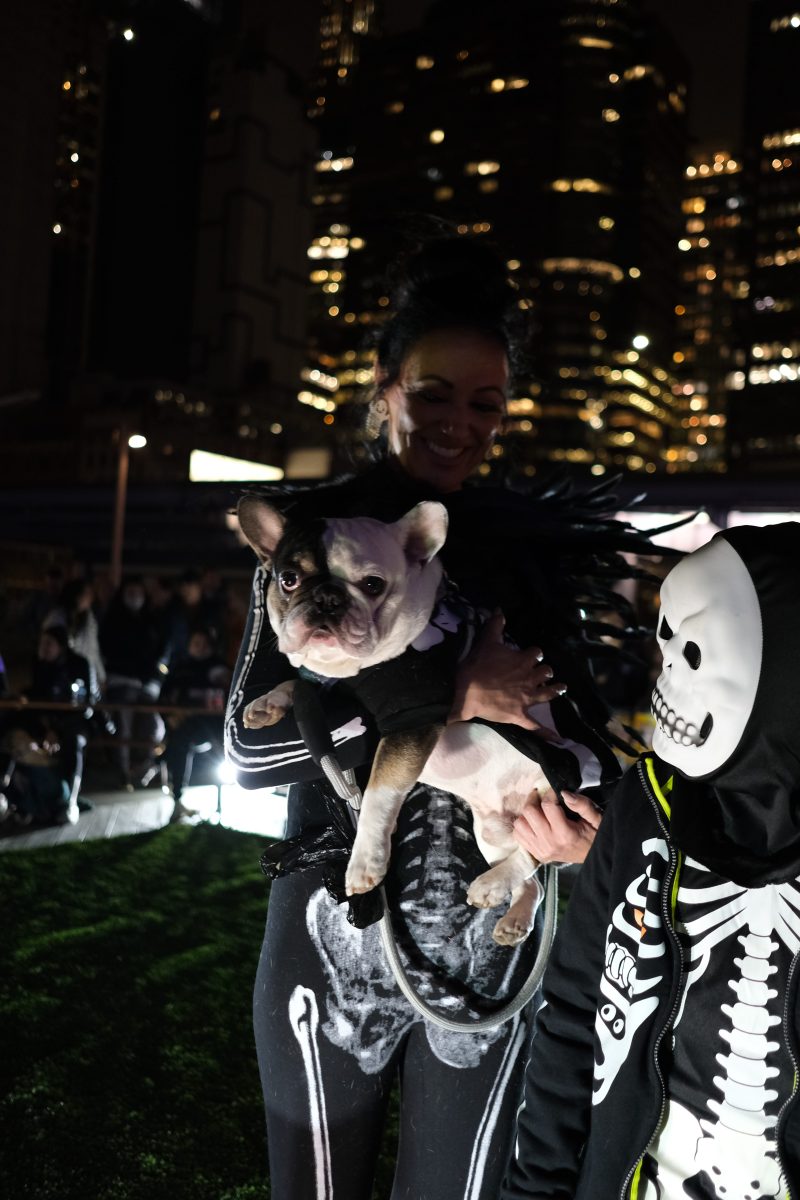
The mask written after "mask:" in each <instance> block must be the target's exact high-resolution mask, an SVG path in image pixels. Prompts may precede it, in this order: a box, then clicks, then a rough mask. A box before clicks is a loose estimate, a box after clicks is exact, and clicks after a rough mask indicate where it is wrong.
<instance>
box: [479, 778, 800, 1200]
mask: <svg viewBox="0 0 800 1200" xmlns="http://www.w3.org/2000/svg"><path fill="white" fill-rule="evenodd" d="M668 775H669V770H668V768H666V767H665V766H664V764H663V763H660V762H659V760H658V759H656V758H655V757H654V756H653V755H647V756H645V757H643V758H642V759H640V760H639V761H638V762H637V764H636V765H635V767H632V768H631V769H630V770H629V771H628V773H627V774H626V775H625V777H624V778H623V780H622V781H621V783H620V784H619V785H618V788H617V791H616V793H615V795H614V798H613V800H612V802H611V804H610V805H609V807H608V810H607V812H606V815H605V817H604V820H603V823H602V825H601V827H600V831H599V833H598V836H597V838H596V840H595V843H594V845H593V847H592V849H591V852H590V854H589V857H588V858H587V860H586V863H585V864H584V867H583V868H582V870H581V873H580V875H579V876H578V880H577V883H576V885H575V888H574V890H573V893H572V896H571V899H570V904H569V909H568V911H567V915H566V917H565V920H564V922H563V925H562V927H561V929H560V930H559V933H558V936H557V938H556V943H555V946H554V949H553V954H552V957H551V960H550V964H549V966H548V971H547V974H546V976H545V982H544V1000H545V1004H544V1006H543V1008H542V1009H541V1011H540V1015H539V1021H538V1027H537V1032H536V1035H535V1037H534V1042H533V1051H532V1054H531V1059H530V1062H529V1065H528V1071H527V1078H526V1087H525V1105H524V1108H523V1110H522V1111H521V1113H520V1124H519V1135H518V1149H517V1154H516V1157H515V1161H514V1163H513V1164H512V1167H511V1169H510V1172H509V1177H508V1179H507V1180H506V1183H505V1186H504V1188H503V1192H502V1200H523V1197H526V1198H529V1200H530V1198H534V1197H535V1198H536V1200H615V1198H616V1197H620V1198H621V1200H622V1198H625V1200H627V1198H629V1197H630V1200H635V1197H636V1196H637V1193H638V1186H637V1170H638V1169H639V1164H640V1162H641V1160H642V1158H643V1156H644V1154H645V1151H646V1150H647V1148H648V1146H649V1145H650V1143H651V1141H652V1139H653V1138H654V1135H655V1134H656V1132H657V1130H658V1129H659V1127H660V1124H661V1119H662V1116H663V1114H664V1111H665V1090H664V1083H663V1076H662V1071H663V1068H664V1066H665V1061H666V1058H665V1056H666V1055H667V1054H668V1052H669V1042H670V1038H669V1036H668V1032H669V1030H670V1027H671V1023H672V1021H673V1020H674V1018H675V1015H676V1010H677V1006H678V1000H679V990H680V978H681V951H680V947H679V943H678V940H677V938H676V935H675V931H674V924H673V913H674V905H675V899H674V897H675V896H676V895H677V885H678V880H679V877H680V870H681V864H682V856H681V855H680V853H679V851H678V849H677V848H676V846H675V844H674V840H673V838H672V837H671V836H670V803H669V794H668V791H667V786H666V783H665V781H666V780H667V777H668ZM659 781H660V782H659ZM647 881H649V886H648V882H647ZM798 957H800V956H795V959H794V961H793V963H792V970H791V971H790V974H789V987H788V991H787V997H786V1017H785V1019H784V1022H783V1039H784V1045H785V1046H786V1048H787V1049H788V1050H789V1052H790V1054H791V1055H792V1057H793V1059H794V1062H795V1063H796V1062H797V1061H798V1045H800V1029H799V1028H798V1026H799V1025H800V1007H799V1006H798V979H797V976H798V972H797V969H796V968H797V965H798V962H797V960H798ZM773 1036H774V1035H773ZM796 1091H797V1087H796V1084H795V1089H794V1095H793V1096H792V1099H791V1100H790V1102H789V1103H788V1104H787V1105H786V1107H785V1109H784V1110H783V1112H782V1115H781V1117H780V1119H779V1121H778V1149H779V1156H780V1163H781V1166H782V1168H783V1170H784V1173H785V1178H786V1180H787V1181H788V1184H789V1186H790V1189H791V1191H790V1193H789V1195H790V1197H792V1198H793V1200H798V1197H800V1107H799V1106H798V1104H797V1097H796Z"/></svg>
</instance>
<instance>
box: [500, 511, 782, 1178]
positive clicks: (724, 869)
mask: <svg viewBox="0 0 800 1200" xmlns="http://www.w3.org/2000/svg"><path fill="white" fill-rule="evenodd" d="M799 607H800V524H796V523H786V524H782V525H777V526H772V527H769V528H766V529H759V528H753V527H742V528H739V529H734V530H729V531H726V532H725V533H722V534H718V535H717V536H716V537H715V538H713V539H712V541H711V542H710V543H709V544H708V545H707V546H705V547H703V548H702V549H701V550H698V551H697V552H696V553H694V554H692V555H689V556H687V557H686V558H684V559H683V560H682V561H681V562H680V563H679V564H678V565H677V566H676V567H675V568H674V569H673V570H672V571H671V572H670V574H669V575H668V576H667V578H666V580H665V581H664V585H663V587H662V591H661V611H660V621H659V628H658V642H659V646H660V648H661V651H662V655H663V669H662V672H661V675H660V676H659V679H658V682H657V684H656V687H655V689H654V691H653V697H652V706H653V713H654V715H655V718H656V730H655V733H654V737H653V753H650V754H646V755H644V756H643V757H642V758H641V759H640V760H639V762H638V763H637V764H636V765H635V766H634V767H632V768H631V769H630V771H629V772H628V773H627V774H626V775H625V777H624V778H623V780H622V781H621V783H620V784H619V786H618V790H617V792H616V794H615V796H614V799H613V801H612V803H611V805H610V806H609V810H608V812H607V815H606V818H605V820H604V822H603V825H602V826H601V829H600V832H599V833H598V836H597V839H596V841H595V844H594V846H593V848H592V850H591V852H590V854H589V857H588V859H587V862H586V864H585V866H584V868H583V870H582V872H581V875H580V877H579V879H578V881H577V884H576V886H575V889H574V892H573V896H572V900H571V902H570V907H569V910H568V913H567V916H566V919H565V921H564V923H563V926H562V928H561V930H560V932H559V936H558V938H557V940H556V945H555V949H554V953H553V957H552V958H551V963H550V966H549V968H548V972H547V975H546V978H545V985H544V996H545V1005H544V1007H543V1009H542V1011H541V1014H540V1020H539V1026H538V1029H537V1034H536V1037H535V1038H534V1043H533V1053H532V1056H531V1060H530V1062H529V1065H528V1070H527V1078H526V1091H525V1103H524V1107H523V1109H522V1110H521V1113H520V1119H519V1130H518V1140H517V1150H516V1155H515V1159H514V1162H513V1164H512V1166H511V1169H510V1171H509V1174H508V1176H507V1178H506V1181H505V1184H504V1187H503V1190H502V1200H522V1197H537V1200H543V1198H544V1197H548V1198H550V1200H568V1198H569V1200H588V1198H589V1197H592V1198H593V1200H605V1198H606V1197H612V1196H619V1197H623V1198H626V1200H627V1198H630V1200H655V1198H656V1197H658V1198H660V1200H677V1198H678V1197H684V1196H686V1197H691V1198H693V1200H765V1198H767V1197H770V1198H771V1197H781V1198H782V1200H783V1198H785V1197H794V1198H795V1200H797V1198H798V1197H800V1108H799V1107H798V1103H797V1098H796V1092H797V1062H798V1050H799V1049H800V1028H798V1026H800V1005H799V1004H798V995H797V989H798V978H797V977H798V971H797V964H798V957H800V722H798V719H797V707H798V702H799V701H800V684H798V682H797V673H796V664H797V662H798V661H800V622H798V609H799Z"/></svg>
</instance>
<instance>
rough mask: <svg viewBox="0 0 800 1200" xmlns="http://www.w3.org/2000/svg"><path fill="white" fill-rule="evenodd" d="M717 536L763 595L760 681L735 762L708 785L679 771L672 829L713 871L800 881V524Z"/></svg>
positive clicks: (754, 881)
mask: <svg viewBox="0 0 800 1200" xmlns="http://www.w3.org/2000/svg"><path fill="white" fill-rule="evenodd" d="M717 536H718V537H723V538H724V539H725V540H726V541H727V542H728V543H729V544H730V546H731V547H732V548H733V549H734V550H735V551H736V553H737V554H738V556H739V558H740V559H741V560H742V562H743V563H744V565H745V567H746V569H747V571H748V573H749V575H750V577H751V579H752V580H753V584H754V586H755V589H756V594H757V596H758V601H759V605H760V609H761V621H762V630H761V631H759V630H758V629H754V630H753V637H758V636H762V635H763V650H762V659H761V672H760V676H759V680H758V686H757V690H756V695H755V701H754V704H753V709H752V712H751V714H750V718H749V720H748V722H747V724H746V726H745V729H744V732H743V734H742V737H741V740H740V741H739V744H738V745H737V747H736V749H735V750H734V752H733V753H732V754H731V756H730V758H729V759H728V760H727V761H726V762H725V763H724V764H723V765H722V767H720V769H719V770H718V771H715V772H714V773H713V774H712V775H711V776H709V777H708V778H706V779H703V780H692V779H687V778H685V777H684V776H682V775H681V774H680V773H679V772H678V771H676V772H675V776H674V784H673V793H672V830H673V833H674V835H675V838H676V841H677V843H678V845H679V846H680V847H681V849H682V850H684V851H685V852H687V853H689V854H691V855H692V857H693V858H696V859H697V860H698V861H700V862H701V863H703V864H704V865H705V866H707V867H709V868H710V869H711V870H713V871H715V872H716V873H718V874H720V875H722V876H724V877H725V878H727V879H732V880H733V881H734V882H735V883H739V884H741V885H743V886H748V887H754V886H763V885H765V884H768V883H781V882H785V881H786V880H788V879H794V878H796V877H797V876H798V875H800V524H799V523H797V522H786V523H785V524H780V525H772V526H767V527H765V528H757V527H754V526H741V527H740V528H737V529H731V530H727V531H725V532H724V533H721V534H718V535H717ZM730 653H731V655H732V656H734V657H735V656H736V653H737V647H736V646H731V647H730Z"/></svg>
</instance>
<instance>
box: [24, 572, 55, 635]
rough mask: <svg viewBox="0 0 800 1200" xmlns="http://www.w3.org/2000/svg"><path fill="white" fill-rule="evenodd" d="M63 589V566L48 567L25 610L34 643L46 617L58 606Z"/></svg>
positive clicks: (26, 621) (26, 620) (26, 622)
mask: <svg viewBox="0 0 800 1200" xmlns="http://www.w3.org/2000/svg"><path fill="white" fill-rule="evenodd" d="M63 590H64V572H63V571H62V569H61V567H48V569H47V572H46V573H45V576H44V579H43V581H42V584H41V586H40V587H38V588H36V589H35V590H34V591H33V592H32V593H31V596H30V599H29V600H28V602H27V607H26V610H25V617H24V619H25V624H26V625H27V626H28V628H29V629H30V631H31V633H32V637H33V639H34V643H35V640H36V639H38V637H39V631H40V630H41V628H42V625H43V624H44V621H45V618H46V617H47V616H49V615H50V613H51V612H52V611H53V609H54V608H55V607H56V606H57V604H58V602H59V598H60V596H61V593H62V591H63Z"/></svg>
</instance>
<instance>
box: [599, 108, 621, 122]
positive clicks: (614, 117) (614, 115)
mask: <svg viewBox="0 0 800 1200" xmlns="http://www.w3.org/2000/svg"><path fill="white" fill-rule="evenodd" d="M603 120H604V121H608V123H609V124H613V122H614V121H618V120H619V113H618V112H617V110H616V109H615V108H604V109H603Z"/></svg>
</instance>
